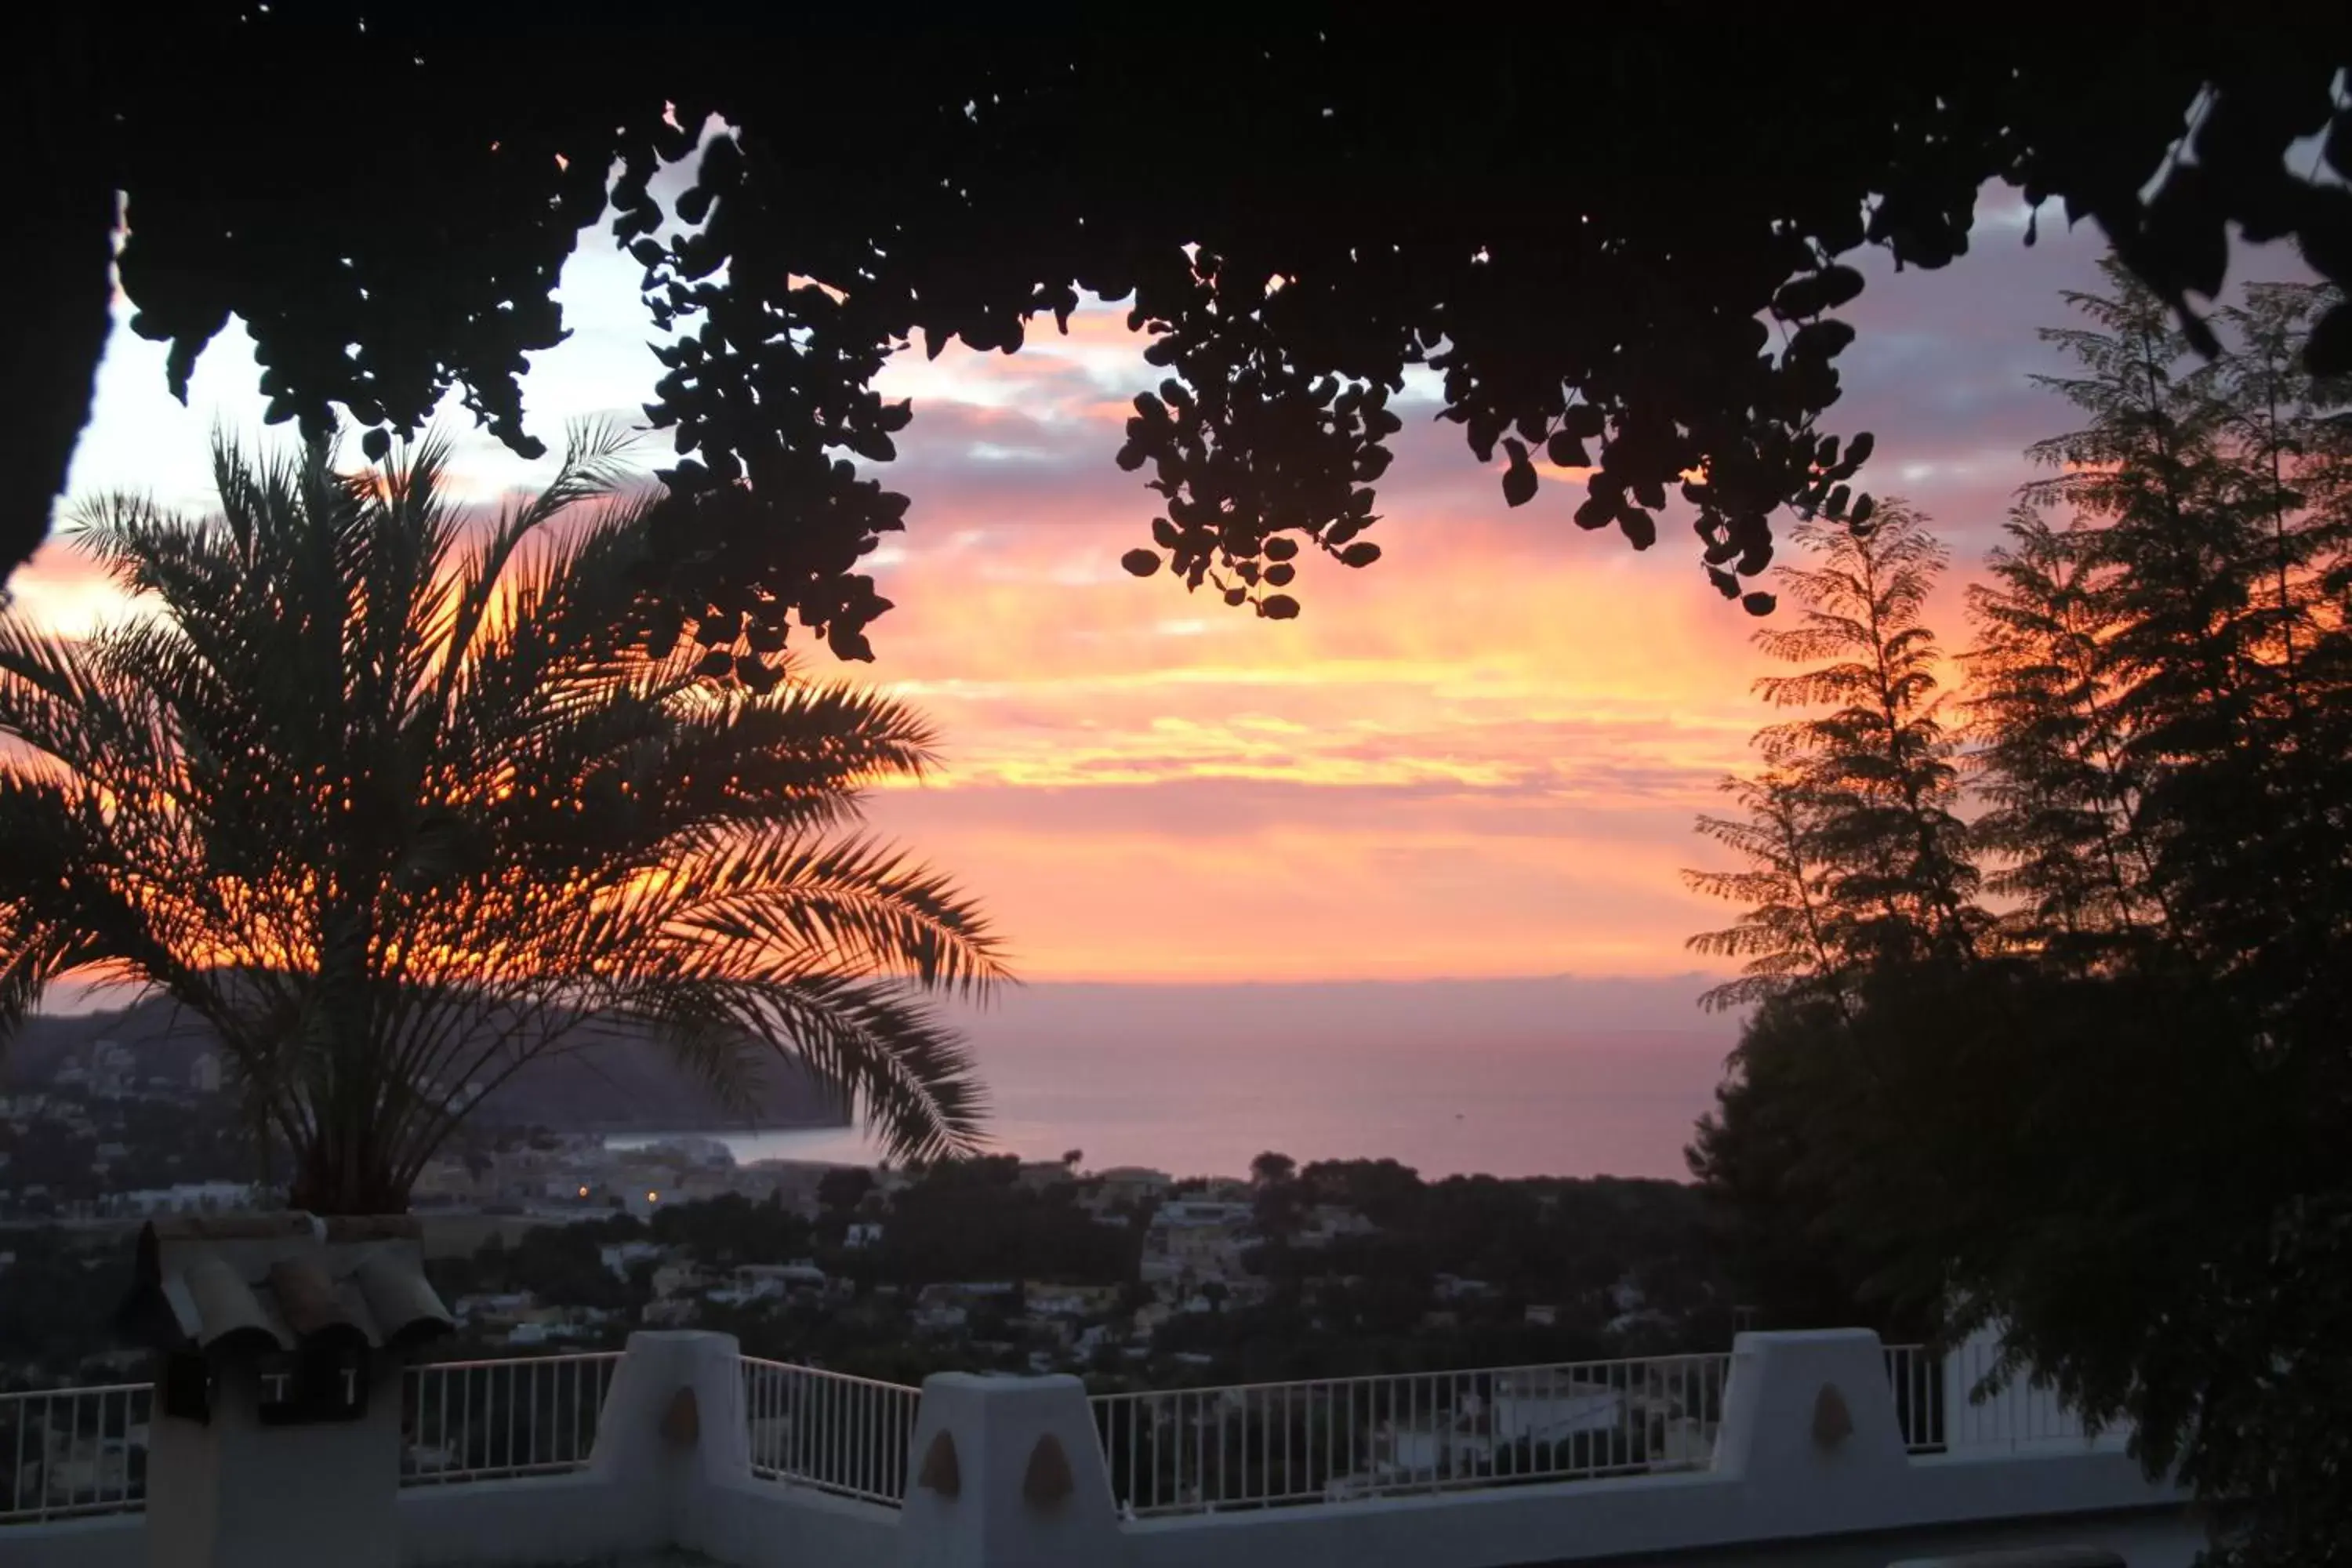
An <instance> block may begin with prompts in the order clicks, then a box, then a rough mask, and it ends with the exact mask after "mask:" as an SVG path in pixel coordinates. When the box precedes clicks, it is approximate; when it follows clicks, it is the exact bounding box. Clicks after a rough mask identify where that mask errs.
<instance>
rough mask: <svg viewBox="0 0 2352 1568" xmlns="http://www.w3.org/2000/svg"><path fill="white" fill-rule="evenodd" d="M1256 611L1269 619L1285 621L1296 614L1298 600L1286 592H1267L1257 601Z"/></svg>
mask: <svg viewBox="0 0 2352 1568" xmlns="http://www.w3.org/2000/svg"><path fill="white" fill-rule="evenodd" d="M1257 613H1258V614H1259V615H1261V616H1265V618H1266V619H1267V620H1269V621H1287V620H1291V619H1293V618H1295V617H1296V616H1297V614H1298V601H1297V600H1296V599H1294V598H1292V597H1291V596H1290V595H1287V594H1269V595H1266V596H1265V598H1264V599H1262V600H1260V601H1259V602H1258V606H1257Z"/></svg>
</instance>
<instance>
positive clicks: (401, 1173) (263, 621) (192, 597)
mask: <svg viewBox="0 0 2352 1568" xmlns="http://www.w3.org/2000/svg"><path fill="white" fill-rule="evenodd" d="M619 452H620V442H619V441H618V439H617V438H616V437H613V436H611V435H610V434H609V433H606V432H604V431H600V430H594V429H586V430H582V431H580V432H577V433H575V436H574V439H573V441H572V447H571V450H570V451H569V452H568V454H567V456H566V458H565V460H564V462H563V466H562V471H561V472H560V473H559V474H558V476H557V477H556V478H555V479H554V480H553V481H552V482H551V484H550V485H549V486H548V488H547V489H545V490H543V491H542V492H541V493H540V494H539V495H537V496H536V497H533V498H532V499H530V500H528V501H527V502H522V503H520V504H517V505H514V506H511V507H509V509H508V510H505V511H504V512H502V513H501V514H500V515H499V517H498V518H497V519H496V520H495V521H494V522H489V523H488V525H487V526H486V527H469V526H468V525H467V524H466V523H465V522H464V521H462V520H461V519H460V517H459V516H458V515H457V512H456V511H455V510H453V509H452V507H451V505H450V503H449V500H448V498H447V496H446V493H445V489H444V482H443V480H444V474H443V468H444V459H445V458H446V451H445V449H444V448H443V447H441V446H440V445H438V444H437V443H432V442H428V443H426V444H425V446H424V447H422V448H421V449H420V450H418V451H416V452H415V453H413V454H409V455H404V457H403V458H401V459H400V460H398V461H396V462H394V463H393V464H391V465H388V466H387V467H386V468H385V469H384V470H383V471H382V472H380V473H377V472H368V473H361V474H356V475H352V474H343V473H339V472H338V471H337V469H336V468H335V466H334V461H333V456H332V453H331V451H329V450H328V449H326V448H324V447H310V448H309V449H307V450H305V451H303V452H301V453H299V454H297V455H293V456H289V457H287V458H280V459H274V460H267V461H257V460H255V459H253V458H249V457H247V455H246V454H244V453H242V452H240V451H238V450H237V449H236V448H235V447H233V446H231V445H229V444H227V443H225V442H224V443H221V444H219V445H218V446H217V447H216V450H215V462H214V469H215V481H216V483H217V486H218V489H219V495H220V515H219V516H217V517H215V518H211V519H205V520H201V521H199V520H193V519H188V518H183V517H177V516H173V515H170V514H167V513H165V512H163V511H162V510H158V509H157V508H155V507H154V506H153V505H152V504H150V503H146V502H141V501H136V500H121V499H116V500H109V501H106V502H104V503H102V504H100V505H99V506H96V507H94V508H90V509H88V510H85V511H84V512H83V513H82V515H81V516H80V517H79V520H78V521H77V522H76V523H75V526H74V530H73V537H74V538H75V539H76V541H77V542H79V545H80V547H81V548H82V549H83V550H84V551H85V552H88V553H89V555H90V556H92V557H93V558H95V560H96V561H97V562H99V563H100V564H102V565H103V566H104V567H105V568H106V569H107V570H108V571H109V572H110V574H112V576H113V577H114V579H115V581H116V582H117V583H118V584H120V585H121V587H122V588H123V589H125V590H126V591H127V592H128V593H129V594H131V595H132V608H131V614H129V615H127V616H123V617H121V619H118V620H116V621H114V622H112V623H110V624H109V625H107V626H104V627H102V628H101V629H100V630H99V631H98V632H96V633H95V634H94V635H92V636H90V637H87V638H74V637H64V636H60V635H57V634H55V633H51V632H47V631H44V630H42V629H40V628H38V627H37V626H33V625H31V624H29V623H28V621H27V620H26V618H25V617H24V616H22V615H20V614H18V613H16V612H9V613H6V614H5V615H0V737H6V738H7V741H8V742H13V743H10V744H5V745H0V752H5V754H0V1039H5V1030H6V1028H7V1026H9V1025H11V1024H13V1022H14V1021H15V1019H16V1018H17V1017H19V1016H22V1014H23V1013H24V1012H25V1010H26V1008H28V1007H29V1006H31V1005H33V1004H34V1003H35V1002H37V999H38V997H39V996H40V994H41V992H42V989H43V987H44V986H45V985H46V984H47V983H48V982H50V981H51V980H53V979H55V978H57V977H58V976H61V975H65V974H68V973H73V974H76V975H88V976H92V977H98V978H104V979H110V980H116V981H125V982H130V983H132V984H139V985H143V986H145V987H147V988H149V989H151V990H153V991H157V992H161V993H163V994H167V995H169V996H170V997H172V998H173V1000H174V1001H175V1002H177V1003H178V1004H179V1005H182V1006H184V1007H186V1008H188V1009H190V1010H191V1011H193V1012H194V1013H195V1014H197V1015H199V1016H202V1017H203V1018H204V1019H205V1021H206V1022H207V1023H209V1024H210V1025H211V1026H212V1027H213V1028H214V1029H215V1030H216V1031H217V1032H218V1034H219V1036H220V1038H221V1041H222V1044H223V1047H224V1048H225V1051H226V1057H227V1059H228V1060H229V1061H231V1062H233V1063H234V1065H235V1068H236V1074H237V1077H238V1079H239V1081H240V1083H241V1085H242V1087H243V1089H244V1091H245V1093H246V1095H247V1104H248V1106H249V1107H251V1108H252V1110H253V1111H254V1114H255V1116H256V1119H257V1121H258V1122H260V1123H261V1124H263V1125H264V1126H266V1128H267V1130H268V1131H267V1136H268V1137H269V1138H270V1139H271V1140H273V1141H275V1142H278V1143H280V1144H281V1145H282V1146H283V1147H285V1148H286V1149H287V1150H288V1151H289V1152H290V1153H291V1155H292V1159H293V1178H292V1191H291V1197H292V1200H293V1202H294V1203H296V1204H297V1205H299V1206H304V1207H309V1208H311V1209H314V1210H318V1211H322V1212H330V1213H336V1212H341V1213H351V1212H367V1211H383V1210H397V1209H399V1208H401V1207H404V1205H405V1203H406V1197H407V1194H408V1191H409V1187H410V1185H411V1184H412V1183H413V1182H414V1180H415V1176H416V1174H417V1173H418V1171H419V1169H420V1168H421V1167H422V1165H423V1164H424V1163H425V1161H426V1160H427V1159H428V1158H430V1157H431V1155H432V1154H433V1152H434V1151H435V1150H436V1148H437V1147H438V1146H439V1145H440V1144H441V1143H442V1142H443V1140H444V1139H445V1138H446V1137H447V1135H448V1134H449V1132H450V1131H451V1130H452V1128H453V1127H454V1126H455V1125H456V1124H457V1121H458V1119H459V1118H460V1117H461V1116H462V1115H463V1114H464V1113H465V1111H466V1110H467V1108H468V1107H469V1106H470V1105H471V1104H472V1103H473V1102H474V1101H475V1100H478V1098H479V1096H480V1095H481V1094H482V1093H485V1092H487V1091H488V1090H489V1089H493V1088H495V1087H496V1086H497V1085H498V1084H499V1082H502V1081H503V1080H504V1079H506V1078H507V1077H509V1075H511V1074H512V1073H513V1072H515V1071H516V1070H517V1069H518V1068H520V1067H522V1066H523V1065H524V1064H525V1063H527V1062H529V1061H530V1060H531V1059H533V1058H537V1057H540V1056H542V1055H545V1054H547V1053H549V1052H551V1051H556V1050H562V1049H567V1048H571V1047H576V1046H578V1045H580V1044H583V1043H585V1042H586V1041H588V1040H590V1039H592V1038H593V1037H595V1035H596V1033H597V1032H598V1030H599V1029H600V1028H602V1027H604V1026H606V1024H607V1023H608V1021H618V1022H623V1023H625V1024H627V1025H630V1026H636V1027H640V1028H649V1029H650V1031H651V1032H652V1034H653V1035H654V1036H655V1037H657V1038H658V1039H659V1040H660V1041H661V1042H662V1043H663V1045H664V1046H666V1047H667V1048H668V1049H669V1050H670V1051H672V1052H673V1053H675V1055H676V1056H677V1058H678V1059H679V1060H680V1061H681V1062H683V1063H684V1064H686V1065H687V1066H688V1068H690V1069H692V1070H693V1071H694V1072H696V1073H697V1074H698V1075H699V1076H700V1077H701V1078H702V1079H705V1080H707V1081H708V1082H709V1083H710V1084H711V1085H712V1086H713V1087H714V1088H715V1089H718V1090H719V1091H720V1092H721V1093H722V1095H724V1096H725V1097H728V1098H729V1099H730V1101H731V1102H732V1103H734V1104H736V1105H738V1106H742V1105H747V1104H748V1103H749V1102H750V1099H751V1095H752V1093H753V1091H754V1089H755V1087H756V1080H757V1076H758V1074H759V1071H760V1069H761V1066H762V1064H763V1063H764V1062H772V1061H774V1060H775V1059H777V1058H779V1057H781V1058H783V1059H786V1060H789V1061H796V1062H798V1063H800V1064H803V1066H805V1067H807V1068H811V1069H813V1070H814V1073H815V1074H816V1075H817V1076H818V1077H819V1078H820V1079H823V1080H824V1081H825V1082H827V1083H829V1084H830V1085H832V1086H834V1087H835V1088H836V1089H839V1090H840V1091H841V1092H843V1093H844V1095H845V1097H846V1098H847V1099H848V1100H850V1102H851V1103H852V1104H853V1105H854V1106H856V1108H857V1109H858V1110H860V1111H861V1112H862V1114H863V1115H864V1116H865V1118H866V1120H867V1121H868V1122H869V1123H870V1125H871V1126H872V1127H873V1128H874V1129H875V1130H876V1131H878V1133H879V1134H880V1136H881V1137H882V1139H883V1141H884V1142H886V1143H887V1145H888V1146H889V1147H890V1149H891V1150H892V1151H893V1152H898V1153H899V1154H902V1155H905V1156H908V1157H919V1158H929V1157H935V1156H938V1155H940V1154H944V1153H949V1152H958V1151H961V1150H965V1149H969V1148H971V1147H972V1146H973V1145H974V1144H975V1143H976V1142H977V1141H978V1130H979V1125H980V1113H981V1107H980V1100H979V1096H978V1092H977V1087H976V1085H975V1084H974V1083H973V1081H972V1078H971V1068H970V1063H969V1060H968V1058H967V1055H966V1053H965V1051H964V1049H963V1047H962V1046H961V1043H960V1042H959V1041H958V1039H957V1038H956V1037H955V1036H954V1035H953V1034H952V1033H951V1032H950V1030H948V1029H947V1028H946V1027H944V1026H943V1025H942V1024H941V1023H940V1021H939V1020H938V1019H937V1018H936V1016H933V1015H932V1014H931V1013H930V1012H929V1010H928V1009H927V1008H926V1006H925V1005H924V996H923V993H926V992H934V991H940V990H954V991H960V992H964V993H975V992H979V991H983V990H985V989H986V988H987V987H988V986H989V985H990V984H992V983H993V982H995V981H997V980H999V979H1001V978H1003V969H1002V965H1001V961H1000V958H999V956H998V952H997V947H996V943H995V940H994V939H993V938H992V936H991V935H990V934H989V932H988V930H987V927H986V924H985V921H983V919H982V916H981V915H980V914H979V912H978V911H977V910H976V909H975V908H974V907H973V905H972V904H971V903H970V902H969V901H967V900H965V899H964V898H963V897H962V896H961V895H960V894H959V893H958V892H957V891H956V889H954V888H953V887H952V886H951V885H950V883H949V882H947V881H946V880H945V879H942V878H940V877H939V876H938V875H936V874H934V873H932V872H930V871H929V870H928V869H926V868H922V867H920V866H918V865H913V864H910V863H909V862H908V860H907V859H906V858H904V857H903V856H901V855H900V854H899V853H898V852H896V851H894V850H893V849H891V848H890V847H887V846H886V845H883V844H879V843H877V842H876V841H874V840H873V839H871V838H868V837H862V836H859V835H858V834H856V832H855V831H854V830H853V825H854V823H855V820H856V801H857V795H858V790H859V787H860V786H861V785H862V784H865V783H866V782H868V781H872V780H876V779H880V778H885V777H893V776H907V775H913V774H917V773H919V772H920V771H921V769H922V767H923V766H924V764H925V763H926V761H927V759H928V756H929V746H930V743H931V742H930V734H929V731H928V729H927V728H926V727H925V725H924V724H923V723H922V722H921V721H919V719H918V718H917V717H916V716H915V715H913V714H912V713H911V712H909V711H908V710H907V709H906V708H904V707H902V706H900V705H899V704H898V703H896V702H894V701H891V700H887V699H885V698H883V697H880V696H878V695H876V694H875V693H873V692H871V691H867V690H862V689H856V688H854V687H849V686H844V685H835V684H816V683H810V682H805V681H802V680H798V679H792V678H791V673H790V669H789V667H788V666H784V665H782V663H781V661H780V660H779V659H778V658H775V657H774V655H775V650H774V649H773V648H771V649H770V650H769V652H770V654H771V658H770V660H769V664H768V668H770V669H771V670H772V671H781V672H782V674H783V675H784V677H785V678H784V679H781V680H777V681H772V682H770V683H769V689H767V690H765V691H763V692H758V693H753V692H751V691H747V690H745V689H743V688H742V686H741V685H740V684H735V683H728V684H724V685H722V684H721V683H720V682H719V681H717V680H715V679H712V673H713V671H714V669H715V668H716V667H717V665H718V664H719V663H721V662H724V661H721V660H717V659H715V658H713V651H714V650H709V649H705V648H701V647H694V646H692V645H691V644H687V645H682V646H674V647H669V648H668V649H667V651H663V652H660V653H658V654H657V655H656V654H653V653H648V652H646V648H647V647H648V646H650V645H649V641H648V638H649V637H653V636H655V635H656V634H654V633H652V632H650V631H649V629H648V628H649V623H648V622H647V621H646V618H645V617H644V616H642V615H641V613H640V610H639V604H640V599H639V595H638V593H637V590H636V587H635V576H634V571H635V567H636V564H637V563H638V562H640V561H641V560H642V559H643V553H644V509H643V508H642V507H641V506H638V505H635V504H631V503H629V502H627V501H626V500H622V499H620V498H619V497H618V495H617V491H616V487H617V486H618V485H619V483H620V481H621V479H622V470H621V468H620V465H619ZM717 651H720V652H724V651H727V650H717ZM733 651H734V652H735V653H736V654H738V655H739V656H740V657H741V658H743V659H744V660H745V661H746V662H747V663H749V662H751V661H753V660H754V659H755V658H756V657H757V656H756V655H755V654H754V653H752V652H751V650H750V649H748V648H742V647H739V648H737V649H735V650H733Z"/></svg>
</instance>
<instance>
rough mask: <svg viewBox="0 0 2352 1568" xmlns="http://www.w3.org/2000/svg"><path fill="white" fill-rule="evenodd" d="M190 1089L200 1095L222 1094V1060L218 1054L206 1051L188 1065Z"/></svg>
mask: <svg viewBox="0 0 2352 1568" xmlns="http://www.w3.org/2000/svg"><path fill="white" fill-rule="evenodd" d="M188 1087H189V1088H190V1089H194V1090H195V1091H196V1092H197V1093H198V1094H218V1093H219V1092H220V1089H221V1059H220V1056H219V1054H218V1053H217V1052H214V1051H206V1052H205V1053H204V1054H203V1055H202V1056H199V1057H198V1058H196V1059H195V1060H194V1061H193V1062H191V1063H189V1064H188Z"/></svg>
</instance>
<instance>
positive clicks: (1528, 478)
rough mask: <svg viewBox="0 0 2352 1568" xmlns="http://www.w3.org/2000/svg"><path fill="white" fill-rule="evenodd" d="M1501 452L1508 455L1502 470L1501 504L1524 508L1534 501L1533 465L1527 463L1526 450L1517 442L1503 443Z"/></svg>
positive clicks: (1534, 479)
mask: <svg viewBox="0 0 2352 1568" xmlns="http://www.w3.org/2000/svg"><path fill="white" fill-rule="evenodd" d="M1503 450H1504V451H1506V452H1507V453H1508V454H1510V461H1509V463H1508V465H1507V467H1505V468H1504V469H1503V504H1504V505H1506V506H1525V505H1527V504H1528V502H1529V501H1531V500H1535V499H1536V469H1535V465H1534V464H1532V463H1530V462H1528V449H1527V448H1526V447H1523V446H1521V445H1520V444H1519V443H1518V442H1517V441H1505V442H1504V443H1503Z"/></svg>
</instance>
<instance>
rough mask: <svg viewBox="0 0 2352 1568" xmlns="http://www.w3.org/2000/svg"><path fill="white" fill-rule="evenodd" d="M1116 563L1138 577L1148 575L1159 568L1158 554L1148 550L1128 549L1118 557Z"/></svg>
mask: <svg viewBox="0 0 2352 1568" xmlns="http://www.w3.org/2000/svg"><path fill="white" fill-rule="evenodd" d="M1118 563H1119V564H1120V565H1121V566H1124V567H1126V568H1127V569H1128V571H1129V572H1130V573H1132V574H1134V575H1136V576H1138V577H1149V576H1150V575H1151V574H1153V573H1154V572H1157V571H1159V570H1160V556H1159V554H1158V552H1154V551H1150V550H1130V551H1129V552H1127V553H1126V554H1124V555H1122V556H1120V557H1119V558H1118Z"/></svg>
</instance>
